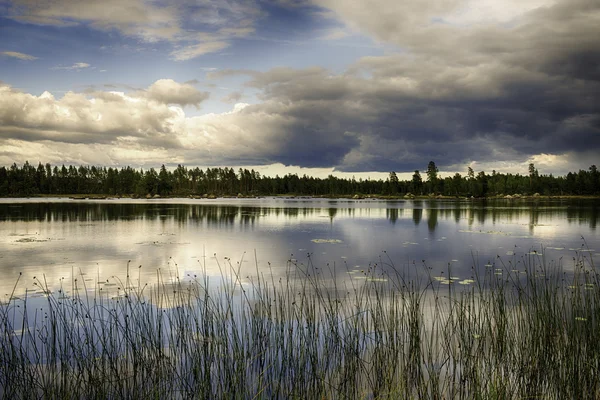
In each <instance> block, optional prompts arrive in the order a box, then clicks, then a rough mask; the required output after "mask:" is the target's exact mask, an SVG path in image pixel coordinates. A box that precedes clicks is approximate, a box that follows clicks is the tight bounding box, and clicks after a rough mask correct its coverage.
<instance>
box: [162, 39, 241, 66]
mask: <svg viewBox="0 0 600 400" xmlns="http://www.w3.org/2000/svg"><path fill="white" fill-rule="evenodd" d="M227 47H229V43H228V42H224V41H216V42H206V43H199V44H194V45H190V46H185V47H183V48H180V49H177V50H173V51H172V52H171V57H172V58H173V60H175V61H186V60H191V59H192V58H196V57H199V56H201V55H203V54H207V53H214V52H217V51H219V50H223V49H225V48H227Z"/></svg>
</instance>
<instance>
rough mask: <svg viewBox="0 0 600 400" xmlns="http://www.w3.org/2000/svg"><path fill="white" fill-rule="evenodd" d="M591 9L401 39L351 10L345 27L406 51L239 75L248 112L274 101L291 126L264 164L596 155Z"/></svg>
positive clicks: (414, 164) (364, 166)
mask: <svg viewBox="0 0 600 400" xmlns="http://www.w3.org/2000/svg"><path fill="white" fill-rule="evenodd" d="M342 3H343V2H342ZM334 8H335V7H334ZM342 15H344V14H343V13H342ZM599 15H600V4H598V3H593V2H586V1H576V2H572V1H569V2H561V3H558V4H556V5H554V6H552V7H546V8H540V9H535V10H532V11H530V12H528V13H527V14H525V16H524V17H522V18H521V20H519V22H518V23H515V25H514V26H513V27H508V28H507V27H503V26H500V25H498V24H488V25H486V26H475V27H471V28H468V29H467V28H457V27H452V26H449V27H448V26H443V27H437V26H432V27H429V28H427V29H424V30H420V31H418V32H417V33H415V34H413V35H411V34H406V35H404V36H403V35H400V33H406V29H407V28H406V27H403V26H399V25H400V24H396V25H393V24H392V25H387V27H388V31H384V29H385V27H386V26H385V25H383V26H380V25H371V22H370V21H367V22H364V21H361V18H367V17H365V16H363V15H360V16H358V17H357V20H355V21H354V23H355V25H358V26H362V27H363V28H364V29H365V30H366V31H368V32H369V33H372V34H374V35H375V36H379V37H381V38H383V39H386V40H389V41H392V42H394V43H397V44H399V45H404V46H408V47H409V48H410V51H408V52H406V53H402V54H399V55H393V56H384V57H369V58H365V59H362V60H360V61H358V62H357V63H356V64H355V65H354V66H352V67H351V68H349V69H348V71H347V72H346V73H345V74H341V75H333V74H330V73H328V72H327V71H326V70H324V69H322V68H317V67H315V68H308V69H304V70H295V69H292V68H275V69H272V70H270V71H267V72H263V73H258V72H249V71H239V73H244V74H247V75H249V76H250V77H251V79H250V81H249V82H248V86H252V87H254V88H258V89H260V90H261V92H262V97H261V99H262V100H263V101H264V103H263V104H262V105H261V104H259V105H256V106H254V107H255V108H256V109H261V110H262V111H263V112H264V113H265V114H266V115H269V113H270V111H269V109H270V108H272V106H267V104H284V105H286V107H285V109H283V110H279V111H278V112H279V113H280V114H278V115H280V116H281V117H283V118H286V117H287V118H290V119H291V120H293V121H294V122H293V123H290V124H287V125H286V126H285V128H286V131H285V133H283V132H282V136H285V138H286V140H285V141H283V142H282V143H280V145H279V147H278V148H277V150H278V153H277V155H273V154H271V155H269V159H270V160H273V161H279V162H284V163H289V164H294V165H304V166H326V165H334V166H335V167H336V168H337V169H340V170H345V171H359V170H378V171H388V170H413V169H422V168H424V165H426V164H427V162H428V160H430V159H434V160H435V161H436V162H437V163H438V165H439V166H441V167H444V166H451V165H456V164H460V163H467V162H469V161H470V160H482V161H484V160H491V161H493V160H503V159H504V158H506V159H513V160H514V159H520V160H526V159H527V158H528V157H530V156H532V155H535V154H541V153H548V154H563V153H569V152H578V151H584V150H586V151H589V150H590V148H595V149H598V150H600V135H599V129H598V121H599V120H600V82H599V80H598V77H599V75H600V41H599V40H597V38H598V37H600V24H598V23H597V22H598V17H599ZM346 17H347V15H346ZM361 22H364V23H363V24H362V25H360V24H361ZM373 26H375V28H373ZM426 39H427V40H426ZM234 73H236V71H224V72H222V73H221V74H222V75H231V74H234ZM216 75H218V73H217V74H216Z"/></svg>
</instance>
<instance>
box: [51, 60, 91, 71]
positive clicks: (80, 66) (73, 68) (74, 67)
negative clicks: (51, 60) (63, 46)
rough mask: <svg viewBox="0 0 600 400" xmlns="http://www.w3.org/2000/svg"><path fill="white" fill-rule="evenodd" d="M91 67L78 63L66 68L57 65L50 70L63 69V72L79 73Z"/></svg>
mask: <svg viewBox="0 0 600 400" xmlns="http://www.w3.org/2000/svg"><path fill="white" fill-rule="evenodd" d="M90 67H91V65H90V64H88V63H84V62H78V63H75V64H73V65H68V66H64V65H59V66H57V67H52V69H56V70H59V69H64V70H70V71H81V70H82V69H86V68H90Z"/></svg>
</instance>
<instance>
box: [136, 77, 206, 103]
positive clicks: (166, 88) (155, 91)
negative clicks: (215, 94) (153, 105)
mask: <svg viewBox="0 0 600 400" xmlns="http://www.w3.org/2000/svg"><path fill="white" fill-rule="evenodd" d="M208 96H209V93H208V92H200V91H199V90H197V89H196V88H195V87H194V86H192V84H191V83H183V84H181V83H177V82H175V81H174V80H172V79H159V80H158V81H156V82H154V83H153V84H152V85H151V86H150V87H149V88H148V89H147V90H146V97H147V98H148V99H152V100H155V101H158V102H160V103H164V104H178V105H180V106H182V107H184V106H188V105H190V106H196V107H199V106H200V103H202V102H203V101H204V100H206V99H208Z"/></svg>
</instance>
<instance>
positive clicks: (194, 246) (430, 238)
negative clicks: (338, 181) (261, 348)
mask: <svg viewBox="0 0 600 400" xmlns="http://www.w3.org/2000/svg"><path fill="white" fill-rule="evenodd" d="M599 210H600V201H599V200H597V199H596V200H594V199H579V200H564V199H563V200H559V199H523V200H504V199H502V200H493V201H492V200H488V201H483V200H397V201H379V200H328V199H300V198H291V199H282V198H261V199H216V200H206V199H202V200H191V199H190V200H187V199H154V200H129V199H111V200H96V201H94V200H66V199H2V200H0V295H1V296H2V298H1V299H2V300H4V301H5V300H8V299H7V296H9V294H10V293H11V291H12V290H13V286H14V284H15V282H16V281H17V278H18V277H19V274H20V273H22V276H21V280H20V284H19V287H18V289H17V290H16V294H22V293H23V292H24V291H25V289H31V290H35V289H38V287H36V286H33V279H34V276H35V277H36V279H39V280H45V282H46V284H47V286H48V288H50V289H51V290H56V289H57V288H59V287H61V286H63V287H67V288H68V287H71V285H72V283H73V280H74V279H76V278H77V279H79V282H80V284H85V285H86V286H88V287H90V288H92V287H94V286H95V285H97V284H98V282H100V283H101V284H104V285H107V286H106V287H108V286H109V285H114V286H117V285H118V280H117V279H116V278H119V279H124V277H125V274H126V271H127V267H128V265H129V270H130V274H131V275H132V276H134V277H135V279H136V281H137V280H139V281H140V282H141V283H148V284H150V285H152V284H153V283H156V281H157V279H158V278H157V276H160V277H162V278H161V279H163V280H168V279H172V278H174V277H177V276H179V277H186V276H188V275H190V276H192V275H194V274H200V273H201V272H202V271H205V272H206V273H207V274H208V275H209V276H214V277H218V276H221V275H222V274H223V273H231V272H232V271H233V270H235V271H236V273H239V276H240V277H247V276H252V275H256V274H257V273H260V274H264V275H266V276H273V277H274V278H277V277H278V276H282V275H283V274H285V273H286V272H288V273H289V272H290V270H293V269H295V268H297V269H302V266H304V265H307V264H311V263H312V265H313V266H316V267H318V268H321V269H322V270H325V271H327V272H328V273H330V274H333V275H334V278H335V279H336V281H339V282H342V281H346V280H348V279H352V277H358V276H359V275H360V271H363V270H368V268H369V267H371V268H372V267H373V266H374V265H377V267H376V268H380V270H386V271H388V272H389V271H395V272H397V273H402V274H408V275H410V274H415V275H416V274H419V273H420V272H422V271H424V270H425V268H424V266H426V267H427V268H431V270H430V271H432V272H433V274H434V275H440V274H442V275H443V274H446V276H448V274H451V275H452V276H456V277H458V278H460V279H467V278H469V277H471V276H472V275H473V273H474V270H473V269H472V268H475V269H476V270H477V271H483V270H485V268H490V265H492V266H494V268H497V267H502V268H510V267H507V266H508V265H511V266H512V267H517V264H518V263H519V262H520V261H522V260H523V259H524V258H527V257H539V254H540V253H541V252H542V251H543V252H544V256H545V257H546V259H547V260H549V261H550V260H554V261H556V262H558V261H559V260H562V261H561V262H562V264H563V265H564V266H565V268H566V269H567V270H568V269H569V268H573V264H574V263H573V257H574V256H575V255H576V254H579V255H582V256H585V257H587V258H588V259H589V260H591V261H594V262H595V263H596V264H597V263H598V262H600V257H598V253H596V251H595V250H600V235H598V232H597V224H598V221H599ZM582 238H583V239H584V240H582ZM498 256H500V258H498ZM502 263H504V265H503V264H502ZM486 265H488V267H486ZM140 266H141V267H140ZM449 269H450V271H449ZM299 276H301V274H300V275H299Z"/></svg>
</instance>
